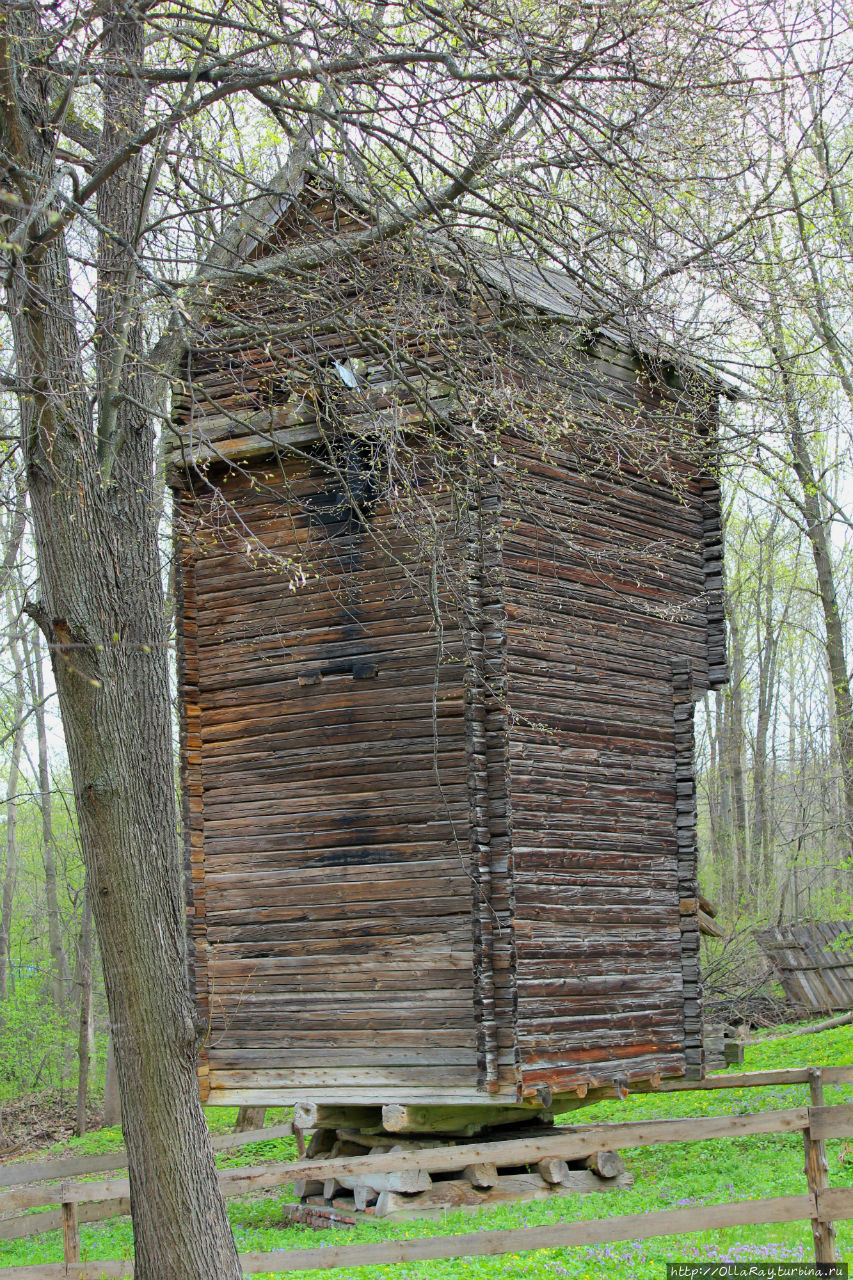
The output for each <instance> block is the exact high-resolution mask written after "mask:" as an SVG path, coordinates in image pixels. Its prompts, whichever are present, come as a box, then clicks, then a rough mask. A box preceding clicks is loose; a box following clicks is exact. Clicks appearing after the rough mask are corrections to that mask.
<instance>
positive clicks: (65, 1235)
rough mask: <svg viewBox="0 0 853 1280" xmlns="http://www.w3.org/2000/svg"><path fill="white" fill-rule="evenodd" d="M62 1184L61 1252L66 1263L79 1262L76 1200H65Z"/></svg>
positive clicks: (63, 1185) (64, 1186)
mask: <svg viewBox="0 0 853 1280" xmlns="http://www.w3.org/2000/svg"><path fill="white" fill-rule="evenodd" d="M66 1186H67V1183H63V1184H62V1195H63V1201H62V1251H63V1253H64V1255H65V1261H66V1263H69V1262H79V1261H80V1227H79V1224H78V1221H77V1202H76V1200H70V1201H69V1200H65V1199H64V1196H65V1188H66Z"/></svg>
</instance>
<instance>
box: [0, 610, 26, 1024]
mask: <svg viewBox="0 0 853 1280" xmlns="http://www.w3.org/2000/svg"><path fill="white" fill-rule="evenodd" d="M17 625H18V623H17V619H13V618H10V621H9V648H10V652H11V654H12V662H13V664H14V670H15V696H14V700H13V703H12V716H13V725H14V727H13V730H12V751H11V754H10V758H9V777H8V781H7V783H6V867H5V870H4V873H3V893H2V898H0V1000H5V998H6V997H7V995H8V994H9V985H10V982H11V984H12V986H13V987H14V974H13V973H12V970H11V943H12V903H13V899H14V896H15V881H16V879H17V875H18V785H19V783H20V778H21V753H22V751H23V746H24V680H23V668H22V664H21V649H20V645H19V642H18V637H17V635H16V634H15V632H16V629H17Z"/></svg>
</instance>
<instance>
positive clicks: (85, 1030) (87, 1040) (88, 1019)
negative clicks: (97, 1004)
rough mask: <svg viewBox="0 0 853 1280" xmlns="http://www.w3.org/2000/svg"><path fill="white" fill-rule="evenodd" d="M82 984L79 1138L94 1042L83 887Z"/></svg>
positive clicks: (88, 912)
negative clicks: (92, 1043)
mask: <svg viewBox="0 0 853 1280" xmlns="http://www.w3.org/2000/svg"><path fill="white" fill-rule="evenodd" d="M77 975H78V981H79V983H80V1024H79V1034H78V1037H77V1062H78V1072H77V1124H76V1130H75V1131H76V1133H77V1136H78V1137H82V1135H83V1134H84V1133H85V1132H86V1102H87V1101H88V1097H89V1066H90V1062H91V1042H92V904H91V901H90V899H89V892H88V888H87V887H86V886H84V888H83V910H82V912H81V916H80V943H79V949H78V952H77Z"/></svg>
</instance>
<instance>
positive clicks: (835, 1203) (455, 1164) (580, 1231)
mask: <svg viewBox="0 0 853 1280" xmlns="http://www.w3.org/2000/svg"><path fill="white" fill-rule="evenodd" d="M780 1074H781V1075H784V1076H785V1077H786V1079H785V1080H784V1081H780V1080H778V1079H777V1078H775V1077H778V1076H779V1075H780ZM768 1075H770V1076H773V1077H774V1079H772V1080H767V1076H768ZM791 1075H795V1076H796V1077H797V1079H796V1080H792V1079H790V1077H791ZM728 1081H729V1082H730V1083H729V1087H732V1088H743V1087H750V1086H753V1087H754V1086H757V1085H759V1084H771V1083H772V1084H776V1083H791V1084H794V1083H808V1084H809V1086H810V1093H811V1102H812V1105H811V1106H803V1107H793V1108H788V1109H786V1110H781V1111H758V1112H752V1113H748V1114H746V1115H734V1116H731V1115H729V1116H695V1117H689V1118H678V1119H672V1120H649V1121H639V1122H638V1121H625V1122H622V1123H617V1124H598V1125H593V1124H589V1125H577V1126H569V1127H564V1128H560V1129H554V1130H552V1131H551V1132H546V1133H543V1134H542V1135H541V1136H537V1137H535V1138H529V1137H528V1138H509V1139H503V1140H501V1141H497V1142H480V1143H466V1144H465V1145H462V1146H444V1147H433V1148H425V1149H422V1150H409V1151H400V1152H394V1153H391V1152H384V1153H382V1154H379V1155H363V1156H355V1157H349V1158H347V1157H344V1158H341V1157H336V1158H334V1159H328V1158H327V1159H320V1160H306V1159H302V1160H298V1161H293V1162H288V1163H270V1164H266V1165H258V1166H252V1167H247V1168H242V1169H225V1170H222V1171H221V1172H220V1175H219V1176H220V1185H221V1187H222V1191H223V1194H225V1195H226V1196H239V1195H246V1194H251V1193H252V1192H254V1191H257V1190H259V1189H261V1188H265V1187H275V1186H282V1185H284V1184H286V1183H289V1182H292V1181H293V1180H294V1179H296V1178H311V1179H326V1178H335V1177H340V1176H344V1177H346V1176H353V1175H359V1174H369V1173H393V1172H400V1171H403V1170H414V1169H429V1171H430V1172H435V1173H438V1172H453V1171H456V1170H459V1169H462V1168H464V1167H465V1166H466V1165H470V1164H472V1163H481V1162H482V1163H488V1162H497V1163H516V1164H532V1163H535V1162H537V1161H539V1160H542V1159H545V1158H547V1157H549V1156H556V1157H559V1158H562V1159H569V1160H571V1159H578V1158H581V1157H585V1156H588V1155H592V1154H593V1153H594V1152H597V1151H608V1150H623V1149H625V1148H628V1147H631V1148H633V1147H647V1146H658V1145H664V1144H667V1143H673V1142H706V1141H712V1140H719V1139H721V1138H734V1137H744V1136H748V1135H755V1134H767V1133H796V1132H800V1133H802V1135H803V1143H804V1151H805V1173H806V1180H807V1184H808V1192H807V1193H806V1194H803V1195H795V1196H781V1197H775V1198H773V1199H763V1200H744V1201H736V1202H731V1203H728V1204H714V1205H705V1206H691V1207H690V1208H689V1209H672V1210H664V1211H660V1212H656V1213H648V1214H630V1215H623V1216H620V1217H605V1218H599V1219H595V1220H592V1221H586V1222H563V1223H550V1224H548V1226H545V1227H530V1228H519V1229H516V1230H509V1231H486V1232H479V1231H478V1232H470V1233H466V1234H457V1235H451V1236H433V1237H428V1238H426V1239H417V1240H400V1241H384V1242H381V1243H376V1244H367V1245H347V1244H343V1245H335V1246H331V1247H330V1246H324V1247H322V1248H315V1249H295V1250H275V1251H273V1252H268V1253H247V1254H241V1255H240V1262H241V1265H242V1267H243V1271H244V1274H245V1275H247V1276H250V1275H258V1274H261V1273H263V1272H269V1271H279V1272H291V1271H292V1272H298V1271H306V1270H313V1269H316V1270H333V1269H335V1268H337V1267H344V1266H352V1267H355V1266H367V1265H389V1264H391V1263H395V1262H409V1261H419V1260H420V1261H424V1260H428V1259H438V1258H454V1257H474V1256H485V1255H494V1254H501V1253H510V1252H521V1251H524V1250H532V1249H543V1248H559V1247H566V1246H578V1245H590V1244H603V1243H607V1242H611V1241H617V1240H645V1239H651V1238H653V1237H655V1236H662V1235H677V1234H682V1233H691V1232H695V1231H710V1230H714V1229H717V1228H720V1227H730V1226H740V1225H743V1226H745V1225H754V1224H755V1225H757V1224H765V1223H775V1222H798V1221H805V1220H810V1221H811V1224H812V1233H813V1237H814V1243H815V1257H816V1259H817V1261H818V1262H832V1261H835V1246H834V1228H833V1223H834V1222H836V1221H841V1220H846V1219H849V1218H853V1187H835V1188H830V1187H829V1186H828V1175H827V1164H826V1150H825V1142H826V1139H827V1138H848V1137H853V1105H851V1104H840V1105H835V1106H826V1105H824V1101H823V1083H824V1081H825V1082H827V1083H839V1084H840V1083H846V1082H848V1081H853V1067H828V1068H814V1067H812V1068H807V1069H804V1070H803V1071H802V1072H783V1073H779V1072H743V1073H740V1074H739V1075H733V1076H730V1077H728ZM735 1081H737V1083H735ZM707 1084H708V1082H707V1081H704V1082H701V1085H700V1086H699V1087H702V1086H705V1087H707ZM712 1087H724V1086H712ZM280 1128H284V1129H286V1130H288V1131H290V1126H281V1127H280ZM256 1133H257V1134H263V1135H264V1137H272V1136H279V1134H280V1129H278V1130H258V1131H256ZM234 1136H235V1137H237V1136H239V1138H240V1139H241V1141H240V1142H237V1143H234V1144H233V1145H235V1146H237V1145H243V1143H244V1142H247V1141H258V1140H260V1139H259V1137H256V1136H255V1135H246V1134H241V1135H234ZM222 1145H223V1146H224V1145H226V1144H225V1143H223V1144H222ZM61 1163H63V1162H59V1161H57V1162H53V1168H54V1169H55V1168H56V1166H57V1165H59V1164H61ZM65 1163H66V1165H67V1164H68V1163H73V1162H65ZM36 1167H37V1168H39V1169H44V1168H49V1167H50V1166H49V1165H41V1166H36ZM99 1171H100V1170H99ZM23 1173H24V1170H23V1168H21V1174H23ZM40 1176H42V1177H49V1176H51V1174H41V1175H40ZM54 1176H55V1175H54ZM128 1197H129V1184H128V1180H127V1179H126V1178H116V1179H109V1180H105V1181H103V1182H98V1183H91V1182H73V1181H65V1182H63V1183H61V1184H60V1185H59V1186H53V1187H43V1186H42V1187H39V1186H32V1185H29V1186H27V1185H23V1184H22V1183H19V1185H17V1186H16V1187H14V1188H13V1189H10V1190H7V1191H5V1192H2V1193H0V1213H3V1212H5V1213H9V1212H14V1211H15V1210H20V1209H31V1208H39V1207H42V1206H45V1205H59V1206H60V1208H58V1209H56V1208H54V1209H53V1210H51V1211H50V1212H49V1213H44V1214H35V1215H28V1216H26V1217H23V1218H21V1217H18V1218H13V1219H7V1220H6V1221H5V1222H0V1238H2V1235H3V1234H4V1233H5V1232H6V1231H8V1230H9V1229H10V1228H12V1229H14V1230H15V1231H16V1232H18V1231H19V1232H20V1234H21V1235H24V1234H33V1233H35V1232H36V1231H43V1230H48V1229H51V1228H54V1227H56V1226H60V1225H61V1226H62V1227H63V1236H64V1241H65V1256H66V1261H65V1262H64V1263H51V1264H45V1265H41V1266H27V1267H12V1268H6V1269H2V1270H0V1280H60V1278H62V1280H101V1278H102V1277H103V1278H104V1280H118V1278H119V1277H130V1276H132V1275H133V1264H132V1263H131V1262H119V1261H108V1262H96V1261H93V1262H89V1263H81V1262H80V1261H79V1257H80V1253H79V1232H78V1224H79V1223H80V1222H85V1221H90V1222H91V1221H94V1220H96V1219H97V1218H102V1217H108V1216H113V1215H114V1214H118V1213H126V1212H127V1211H128V1209H129V1198H128ZM12 1224H14V1228H13V1227H12ZM6 1238H10V1236H9V1235H6Z"/></svg>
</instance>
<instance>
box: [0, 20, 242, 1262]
mask: <svg viewBox="0 0 853 1280" xmlns="http://www.w3.org/2000/svg"><path fill="white" fill-rule="evenodd" d="M38 14H39V10H38V9H37V8H36V7H34V6H22V7H20V8H14V9H13V8H10V7H6V9H5V10H4V11H3V12H2V14H0V90H1V91H2V95H0V96H2V111H0V129H2V141H3V144H4V146H5V149H6V152H7V154H9V155H11V156H12V157H13V160H14V163H15V164H16V165H17V166H18V168H17V170H16V172H17V173H18V185H19V187H22V188H23V194H22V196H21V202H20V203H21V209H20V212H19V213H17V214H15V215H13V216H14V217H17V218H18V219H19V220H20V232H21V234H22V235H24V234H25V235H26V236H27V237H28V244H30V245H32V249H31V251H28V252H26V253H23V254H20V255H13V256H12V263H13V265H12V268H11V270H10V272H9V274H8V276H7V278H6V288H7V292H8V295H9V296H8V302H9V313H10V317H11V327H12V332H13V338H14V344H15V353H16V357H17V364H18V374H19V377H20V378H21V380H22V382H23V383H24V384H25V385H26V386H27V388H28V394H27V395H26V396H22V397H21V399H20V413H21V429H22V443H23V450H24V458H25V463H26V466H27V472H28V478H29V483H30V496H31V504H32V525H33V532H34V537H35V544H36V552H37V556H38V563H39V584H40V592H41V599H40V601H39V602H38V603H37V604H34V605H33V606H32V608H31V612H32V613H33V614H34V616H35V617H36V618H37V620H38V621H39V623H40V625H41V627H42V629H43V630H44V632H45V634H46V636H47V639H48V643H49V645H50V653H51V660H52V665H53V672H54V678H55V682H56V687H57V693H58V697H59V706H60V711H61V714H62V722H63V726H64V729H65V737H66V743H67V746H68V757H69V763H70V767H71V776H72V781H73V786H74V795H75V802H76V808H77V814H78V818H79V824H80V838H81V844H82V849H83V856H84V861H85V864H86V873H87V880H88V885H89V890H90V893H91V903H92V912H93V916H94V919H95V924H96V926H97V930H98V937H99V941H100V946H101V954H102V958H103V965H104V979H105V985H106V992H107V1000H108V1004H109V1010H110V1021H111V1024H112V1027H113V1031H114V1035H115V1051H116V1065H117V1069H118V1079H119V1089H120V1093H121V1103H122V1115H123V1118H124V1137H125V1142H126V1146H127V1152H128V1165H129V1173H130V1190H131V1212H132V1217H133V1229H134V1241H135V1275H136V1277H137V1280H240V1276H241V1270H240V1266H239V1263H238V1261H237V1254H236V1249H235V1247H234V1241H233V1237H232V1235H231V1231H230V1227H229V1224H228V1217H227V1214H226V1211H225V1204H224V1201H223V1199H222V1195H221V1192H220V1189H219V1184H218V1180H217V1175H216V1169H215V1166H214V1161H213V1152H212V1149H211V1145H210V1138H209V1133H208V1130H207V1125H206V1123H205V1118H204V1112H203V1110H202V1107H201V1103H200V1101H199V1094H198V1087H197V1080H196V1045H197V1036H198V1029H197V1027H196V1023H195V1017H194V1010H193V1006H192V1003H191V1000H190V997H189V994H188V989H187V982H186V973H185V941H184V919H183V904H182V892H181V860H180V854H179V848H178V837H177V812H176V805H175V789H174V772H173V760H172V731H171V729H172V727H171V715H170V703H169V684H168V661H167V641H168V636H167V634H166V628H165V625H164V602H163V593H162V586H161V575H160V562H159V556H158V546H157V523H158V515H159V512H158V510H157V509H156V506H155V501H154V496H155V495H154V486H153V475H154V431H153V427H152V422H151V418H150V415H149V414H148V413H147V412H146V410H145V405H146V403H147V402H148V399H149V389H148V387H147V385H146V381H145V378H144V376H143V373H142V371H141V365H140V361H139V347H140V340H141V322H140V319H139V316H138V314H133V315H130V316H129V317H128V314H127V308H128V307H129V306H131V305H132V303H133V295H134V281H135V275H134V272H133V271H132V270H131V269H130V266H129V263H130V262H132V261H135V259H134V255H133V251H132V246H133V245H134V244H135V243H136V241H137V239H138V235H139V231H140V227H141V226H142V225H143V223H144V208H143V200H142V194H141V193H142V189H143V186H144V183H143V177H142V169H141V163H142V162H141V156H140V154H139V153H138V152H137V153H135V154H134V155H133V156H132V158H131V159H130V160H128V162H127V163H125V164H124V165H123V167H121V168H118V169H117V170H116V172H115V173H114V174H112V176H110V177H108V178H106V179H105V181H104V182H103V185H102V187H101V189H100V192H99V201H98V213H99V218H100V221H101V224H102V226H104V227H105V228H108V231H107V232H104V233H102V234H101V238H100V245H99V259H100V260H99V291H98V309H97V323H96V340H95V352H96V360H97V367H98V386H99V400H100V403H99V406H98V410H99V411H98V428H99V432H98V435H97V436H96V432H95V430H94V424H93V421H92V406H91V402H90V399H89V396H88V394H87V386H86V377H85V366H84V361H83V356H82V350H83V345H82V342H83V340H82V338H81V336H80V335H79V334H78V333H77V330H76V323H75V308H76V304H75V300H74V297H73V291H72V287H71V280H70V272H69V264H68V258H67V253H66V249H65V244H64V238H63V235H62V233H61V228H59V229H57V224H56V223H55V222H53V223H51V222H49V221H48V218H47V216H46V215H45V214H44V213H39V212H37V203H38V200H39V199H40V198H41V193H42V192H44V191H47V192H49V191H51V190H53V189H55V188H54V171H53V154H52V151H51V148H50V128H49V124H48V122H47V120H46V118H45V112H46V110H47V108H46V102H47V100H48V98H49V96H50V95H49V94H48V92H47V86H46V85H43V84H42V83H41V82H40V80H39V78H38V77H39V76H43V75H45V74H46V70H45V61H44V57H43V55H42V53H41V44H40V34H41V33H40V31H39V30H38V28H37V25H36V24H37V23H38ZM103 25H104V35H103V40H102V45H101V53H102V55H103V58H104V61H105V64H107V65H109V64H110V63H111V62H112V64H113V65H114V66H116V67H117V68H119V69H121V68H122V67H123V68H124V69H125V70H127V69H130V71H131V72H132V70H133V68H134V67H138V66H139V65H140V64H141V62H142V56H143V51H144V40H143V31H142V26H141V22H139V21H137V18H136V15H135V13H134V11H133V9H132V7H131V6H125V7H123V8H122V9H120V10H115V9H111V8H108V9H106V10H105V11H104V17H103ZM105 79H106V87H105V90H104V110H103V122H104V123H103V135H102V153H103V154H102V156H101V157H100V158H101V160H103V156H109V155H111V154H112V155H115V154H116V153H117V152H118V150H119V149H120V147H121V145H122V143H123V141H126V140H127V139H128V138H129V137H131V136H133V135H134V130H135V129H136V128H137V127H138V126H139V125H140V123H141V121H142V118H143V108H144V91H143V90H142V89H141V88H140V85H141V84H142V81H141V79H139V78H138V77H136V76H134V75H133V74H128V75H126V76H121V75H119V74H116V75H115V76H114V77H112V76H110V75H106V77H105ZM32 173H35V174H38V175H40V178H39V182H38V183H37V184H36V186H35V187H33V188H32V189H30V187H29V186H27V183H28V181H29V179H28V178H27V175H29V174H32ZM62 207H63V206H60V208H62ZM31 211H32V212H31ZM9 230H10V231H11V230H12V227H10V228H9ZM110 233H112V234H110ZM38 236H42V237H43V239H42V240H41V241H40V242H39V241H38V240H37V239H36V238H37V237H38ZM129 246H130V247H129Z"/></svg>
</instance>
